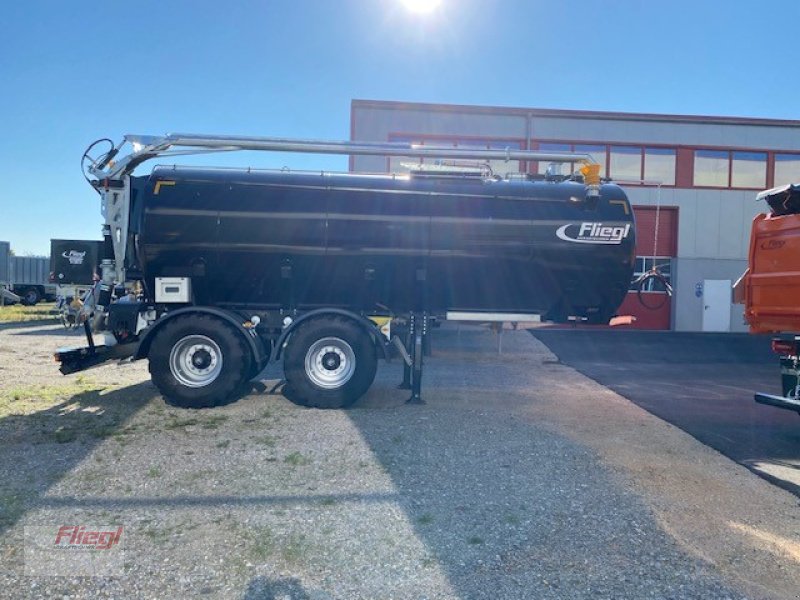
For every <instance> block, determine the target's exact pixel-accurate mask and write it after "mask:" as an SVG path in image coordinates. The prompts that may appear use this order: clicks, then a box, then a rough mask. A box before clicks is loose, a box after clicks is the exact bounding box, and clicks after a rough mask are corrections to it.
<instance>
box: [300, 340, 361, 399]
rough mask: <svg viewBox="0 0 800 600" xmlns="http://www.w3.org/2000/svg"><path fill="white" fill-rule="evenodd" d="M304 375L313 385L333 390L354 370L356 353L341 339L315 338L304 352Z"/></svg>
mask: <svg viewBox="0 0 800 600" xmlns="http://www.w3.org/2000/svg"><path fill="white" fill-rule="evenodd" d="M305 368H306V376H307V377H308V378H309V379H310V380H311V381H312V382H313V383H314V385H316V386H318V387H321V388H322V389H325V390H334V389H337V388H340V387H342V386H343V385H344V384H345V383H347V382H348V381H350V378H351V377H352V376H353V373H355V370H356V354H355V352H353V349H352V348H351V347H350V344H348V343H347V342H345V341H344V340H343V339H340V338H336V337H326V338H322V339H320V340H317V341H316V342H314V343H313V344H311V347H310V348H309V349H308V352H306V360H305Z"/></svg>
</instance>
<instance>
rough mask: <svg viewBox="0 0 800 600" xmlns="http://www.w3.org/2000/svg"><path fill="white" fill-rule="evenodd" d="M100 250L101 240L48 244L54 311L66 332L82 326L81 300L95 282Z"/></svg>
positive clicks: (61, 241)
mask: <svg viewBox="0 0 800 600" xmlns="http://www.w3.org/2000/svg"><path fill="white" fill-rule="evenodd" d="M102 250H103V242H102V241H100V240H50V265H51V267H52V271H51V273H50V277H51V280H52V281H53V282H55V284H56V310H57V311H58V314H59V317H60V319H61V323H62V325H64V327H65V328H66V329H72V328H74V327H77V326H79V325H82V324H83V318H84V317H85V315H83V314H82V308H83V299H84V298H85V297H86V296H87V294H88V293H89V292H90V291H91V289H92V286H93V285H94V283H95V281H97V279H98V273H99V267H100V256H101V254H102Z"/></svg>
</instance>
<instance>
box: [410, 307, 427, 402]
mask: <svg viewBox="0 0 800 600" xmlns="http://www.w3.org/2000/svg"><path fill="white" fill-rule="evenodd" d="M410 334H411V338H412V340H413V342H412V345H411V348H410V349H411V397H410V398H409V399H408V400H407V401H406V402H407V403H408V404H425V401H424V400H423V399H422V395H421V391H422V363H423V356H424V354H425V352H424V346H425V338H426V337H427V335H428V315H427V314H426V313H423V314H422V315H417V314H413V315H411V323H410Z"/></svg>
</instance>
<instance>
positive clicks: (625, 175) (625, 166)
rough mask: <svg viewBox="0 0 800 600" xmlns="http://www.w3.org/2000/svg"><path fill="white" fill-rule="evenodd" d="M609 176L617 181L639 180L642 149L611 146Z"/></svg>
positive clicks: (640, 176)
mask: <svg viewBox="0 0 800 600" xmlns="http://www.w3.org/2000/svg"><path fill="white" fill-rule="evenodd" d="M609 177H611V179H615V180H617V181H639V180H640V179H641V178H642V149H641V148H636V147H633V146H611V161H610V164H609Z"/></svg>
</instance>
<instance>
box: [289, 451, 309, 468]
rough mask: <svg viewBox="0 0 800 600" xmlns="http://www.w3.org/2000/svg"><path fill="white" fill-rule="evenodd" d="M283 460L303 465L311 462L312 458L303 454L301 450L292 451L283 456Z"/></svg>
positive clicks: (296, 465) (290, 463) (294, 464)
mask: <svg viewBox="0 0 800 600" xmlns="http://www.w3.org/2000/svg"><path fill="white" fill-rule="evenodd" d="M283 462H285V463H286V464H287V465H292V466H293V467H302V466H305V465H309V464H311V459H310V458H309V457H307V456H303V455H302V454H300V453H299V452H292V453H290V454H287V455H286V456H284V457H283Z"/></svg>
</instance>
